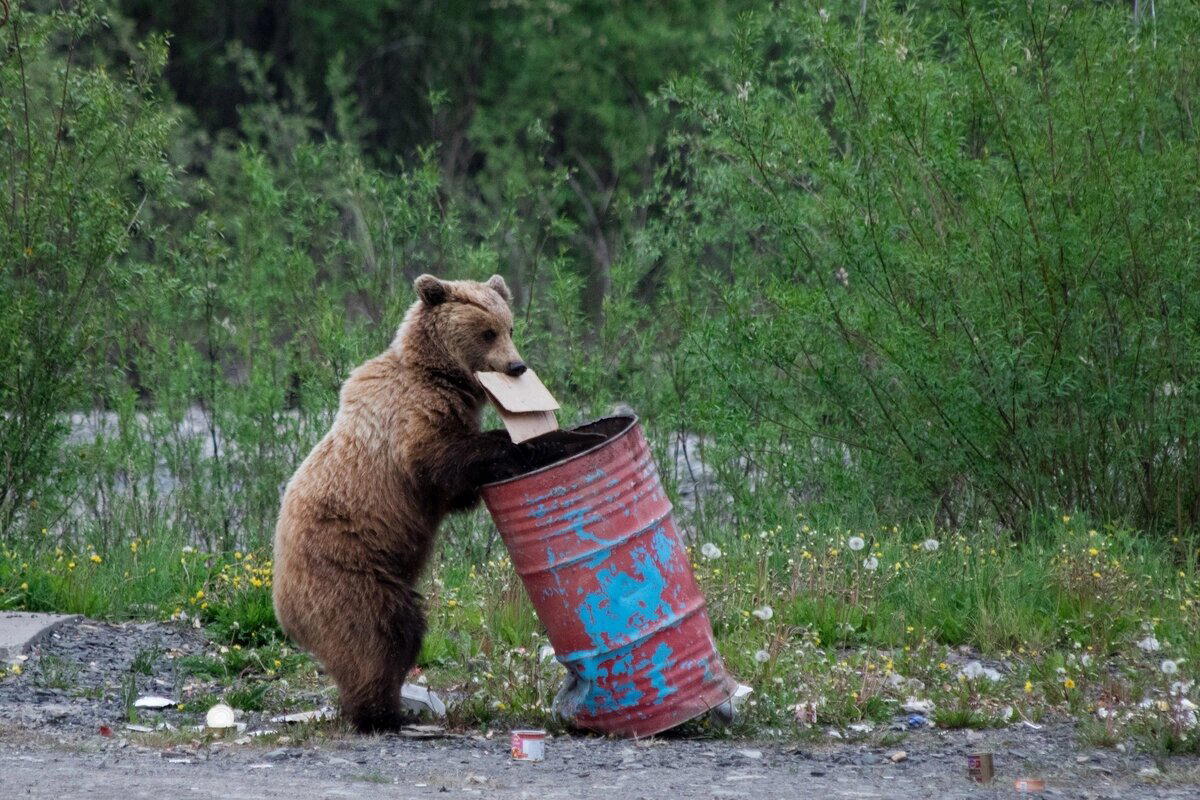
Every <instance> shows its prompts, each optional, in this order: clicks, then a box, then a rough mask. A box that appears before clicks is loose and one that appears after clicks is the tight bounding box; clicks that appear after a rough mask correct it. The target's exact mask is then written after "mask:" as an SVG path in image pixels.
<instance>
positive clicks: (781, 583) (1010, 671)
mask: <svg viewBox="0 0 1200 800" xmlns="http://www.w3.org/2000/svg"><path fill="white" fill-rule="evenodd" d="M468 519H471V520H473V523H472V524H479V525H481V526H482V525H484V524H486V523H485V522H483V520H482V518H481V517H474V518H468ZM480 532H484V531H483V530H482V529H481V531H480ZM859 538H861V539H862V540H863V542H862V548H861V549H859V550H854V549H852V545H857V544H858V543H857V541H855V540H856V539H859ZM930 540H936V541H937V546H936V548H935V547H933V545H932V544H926V543H927V542H929V541H930ZM710 541H711V542H712V543H714V544H716V545H718V547H719V548H720V550H721V555H720V556H719V557H717V558H711V559H710V558H706V557H704V556H703V555H702V554H701V548H700V545H701V544H704V543H706V542H710ZM1174 544H1175V547H1176V548H1177V549H1176V551H1175V552H1174V553H1170V552H1163V550H1162V549H1161V548H1156V547H1154V546H1152V545H1151V544H1149V543H1148V542H1146V541H1145V540H1144V539H1142V538H1141V537H1139V536H1137V535H1136V534H1134V533H1132V532H1129V531H1125V530H1122V529H1119V528H1097V527H1093V526H1091V525H1089V524H1088V523H1086V522H1085V521H1081V520H1072V519H1069V518H1064V519H1062V520H1055V521H1054V522H1053V523H1052V524H1048V525H1046V526H1045V527H1044V528H1043V529H1042V530H1040V531H1039V532H1038V533H1037V534H1036V535H1032V536H1030V537H1028V538H1027V539H1026V540H1025V541H1017V540H1015V539H1012V538H1008V537H1005V536H1000V535H994V534H984V533H982V532H980V531H969V532H956V533H953V534H946V533H944V532H938V531H935V530H933V529H932V528H929V527H926V526H920V525H918V526H909V527H905V528H898V527H894V526H882V525H874V526H867V527H861V528H855V529H852V530H847V529H844V528H841V527H839V526H838V525H837V524H836V522H832V521H826V520H823V519H815V520H814V519H811V518H801V519H797V520H796V521H795V522H794V524H793V526H792V528H791V529H788V528H786V527H784V526H783V525H779V526H777V527H776V528H772V529H770V530H765V531H743V532H738V533H732V532H722V533H721V534H720V535H716V534H714V535H712V536H711V537H704V538H702V539H701V541H699V542H696V543H695V546H694V551H693V553H692V557H693V563H694V569H695V572H696V575H697V578H698V581H699V583H700V585H701V587H702V589H703V591H704V593H705V595H706V597H707V600H708V605H709V611H710V614H711V617H712V621H713V626H714V630H715V632H716V636H717V642H718V646H719V648H720V650H721V652H722V654H723V656H724V658H725V660H726V663H727V665H728V666H729V668H730V669H731V671H732V672H733V673H734V674H735V675H737V676H739V677H740V678H741V679H742V680H743V681H745V682H747V683H750V684H751V685H753V686H754V687H755V690H756V691H755V694H754V695H753V696H752V700H751V705H749V706H747V710H748V714H747V715H746V717H745V719H744V721H743V723H742V725H741V727H740V728H739V731H741V732H744V733H748V734H754V735H766V734H770V733H775V734H782V735H787V736H800V735H807V733H806V728H805V725H804V723H803V722H802V721H801V720H798V715H797V713H796V709H797V707H798V706H800V705H807V704H813V705H815V706H816V707H817V719H818V725H817V728H818V729H824V728H825V727H826V726H846V725H850V724H852V723H857V722H863V721H865V722H869V723H872V724H876V725H877V724H879V723H884V722H886V721H888V720H890V719H893V718H894V717H895V716H896V715H897V714H899V713H900V709H899V706H900V704H901V703H902V702H903V701H905V700H906V699H908V698H910V697H917V698H923V699H927V700H930V701H931V702H933V703H934V704H935V710H934V711H933V712H932V715H931V716H932V719H933V720H934V721H935V722H936V723H937V724H938V725H940V726H942V727H947V728H981V727H991V726H996V725H1002V724H1005V719H1006V718H1008V719H1009V720H1010V721H1011V720H1015V719H1020V718H1024V719H1029V720H1031V721H1036V720H1038V719H1043V718H1046V717H1054V716H1067V715H1073V716H1075V717H1078V718H1081V719H1084V720H1085V721H1087V725H1086V726H1085V735H1086V736H1089V737H1091V739H1093V740H1094V741H1097V742H1106V741H1107V742H1116V741H1120V740H1121V739H1122V738H1128V737H1129V736H1137V737H1139V738H1140V739H1142V740H1144V741H1145V742H1146V743H1147V746H1148V747H1151V748H1152V749H1154V750H1155V751H1161V752H1181V751H1187V750H1188V748H1190V747H1193V746H1194V744H1193V738H1194V737H1193V734H1192V733H1191V731H1190V729H1189V728H1188V727H1187V726H1181V725H1180V724H1179V719H1178V717H1179V714H1180V713H1181V712H1180V708H1181V706H1180V705H1179V703H1180V702H1181V700H1182V699H1183V698H1184V696H1185V695H1187V692H1189V691H1191V689H1190V688H1188V689H1187V690H1185V691H1184V692H1183V693H1182V694H1181V693H1180V691H1178V687H1175V688H1172V687H1173V685H1174V683H1175V681H1177V680H1186V679H1187V678H1188V676H1190V675H1192V674H1194V665H1195V664H1197V663H1200V621H1198V619H1197V606H1196V603H1197V586H1198V582H1197V575H1196V571H1195V566H1194V550H1192V549H1190V545H1189V544H1188V543H1184V542H1176V543H1174ZM6 555H7V558H6V559H5V560H4V561H3V562H2V563H0V590H2V592H0V598H3V599H4V602H5V605H6V607H10V608H32V609H39V610H58V611H71V612H82V613H88V614H92V615H94V616H100V617H114V618H123V617H131V616H142V614H141V613H139V612H138V611H137V610H138V609H147V608H151V607H153V608H155V609H157V611H156V612H155V613H154V614H151V615H150V616H157V617H158V618H160V619H167V618H171V617H175V618H177V619H188V620H190V619H192V618H198V619H200V620H201V621H202V622H203V624H204V625H205V627H206V630H207V632H208V634H209V636H211V637H212V638H213V641H214V646H213V648H212V649H210V651H209V652H208V653H206V654H204V655H195V656H188V657H185V658H181V659H179V660H178V662H177V663H178V667H179V669H180V671H181V673H182V674H184V675H188V676H194V677H196V678H198V679H202V680H205V681H211V682H214V683H215V685H217V686H218V687H224V688H223V689H219V691H216V692H214V693H213V696H212V697H207V696H206V697H202V698H200V699H199V700H196V699H195V698H192V700H194V701H195V702H196V703H199V704H200V705H203V703H204V702H208V701H209V700H212V701H213V702H215V700H216V699H220V698H223V699H225V701H226V702H229V703H230V704H231V705H234V706H235V707H237V708H242V709H245V710H257V709H262V708H267V707H271V708H277V707H278V708H282V707H284V706H286V705H287V703H288V700H287V698H286V695H285V694H284V693H282V692H273V691H272V687H275V686H280V685H282V683H283V682H281V681H280V680H279V679H280V678H283V677H288V678H289V680H290V679H292V678H294V677H297V676H304V677H305V679H306V680H308V679H312V678H313V677H314V676H315V673H314V672H313V668H314V665H313V662H312V661H311V659H309V658H308V657H307V656H306V655H304V654H302V653H296V652H294V651H293V650H292V649H291V647H290V646H289V645H288V643H287V642H286V641H285V640H284V638H283V637H282V635H281V633H280V632H279V629H278V626H277V625H276V623H275V620H274V617H273V615H272V614H271V611H270V582H271V577H272V565H271V563H270V561H269V554H267V553H265V552H257V553H243V552H236V553H198V552H194V551H193V552H182V550H181V548H179V547H177V546H175V547H172V546H171V545H170V544H168V543H166V542H160V543H155V542H142V543H141V544H139V545H138V546H137V547H129V546H126V547H124V548H120V549H118V550H116V551H115V552H110V553H105V554H102V555H101V557H100V559H99V561H98V562H97V561H95V560H93V559H91V558H90V553H89V552H86V551H74V552H68V551H66V550H64V549H62V548H57V549H56V548H55V547H53V546H45V547H42V548H33V549H27V550H22V551H18V552H13V551H11V550H10V551H8V552H7V553H6ZM866 559H874V561H870V562H868V563H867V564H864V560H866ZM1189 559H1192V560H1189ZM72 562H74V567H71V563H72ZM872 567H873V568H872ZM127 573H128V574H129V575H130V577H129V578H125V575H126V574H127ZM143 579H144V582H143ZM116 584H120V585H121V587H122V588H121V591H119V592H114V593H107V594H106V591H105V590H106V588H108V587H112V586H114V585H116ZM22 586H27V587H28V588H22ZM425 593H426V597H427V601H428V607H429V618H430V626H429V627H430V632H429V635H428V637H427V639H426V641H425V645H424V647H423V649H422V653H421V657H420V659H419V666H420V668H421V669H422V671H423V672H424V673H425V676H426V678H427V679H428V681H429V683H430V685H431V686H433V687H434V688H435V689H438V690H440V691H443V692H446V693H449V692H453V693H454V694H456V695H458V696H460V697H461V698H462V699H461V700H460V701H459V702H458V703H457V704H455V705H454V706H453V707H452V711H451V722H452V723H454V724H459V725H465V726H488V725H497V724H504V723H514V724H515V723H519V724H539V725H546V726H549V727H551V728H552V729H557V728H558V723H556V722H555V721H554V720H553V719H552V717H551V716H550V704H551V701H552V699H553V697H554V694H555V692H556V691H557V689H558V683H559V680H560V677H561V670H560V667H559V666H558V665H557V664H556V663H555V661H554V659H553V658H549V657H547V655H546V654H545V653H544V652H543V648H545V647H546V646H547V645H548V644H549V642H548V639H547V637H546V635H545V632H544V630H543V628H542V626H541V623H540V622H539V621H538V619H537V617H536V616H535V614H534V612H533V609H532V606H531V605H530V603H529V601H528V599H527V598H526V596H525V593H524V588H523V586H522V584H521V582H520V580H519V578H518V577H517V576H516V575H515V573H514V572H513V569H512V566H511V564H510V562H509V560H508V558H507V557H506V556H503V555H500V556H497V557H495V558H492V559H491V560H490V561H487V562H484V563H481V564H470V563H465V560H464V559H463V558H462V557H461V556H458V555H457V551H456V549H455V548H454V546H453V543H452V542H447V543H446V546H445V547H443V550H442V552H441V556H440V562H439V563H438V564H436V565H435V567H434V568H433V570H432V575H431V578H430V580H429V581H428V583H427V585H426V587H425ZM764 607H770V608H771V614H770V615H767V614H765V613H764V612H762V611H761V609H763V608H764ZM756 609H758V610H759V613H758V615H757V616H756V614H755V613H754V612H755V610H756ZM764 616H767V617H769V618H767V619H762V618H761V617H764ZM1150 635H1153V637H1155V639H1156V640H1157V641H1158V643H1159V646H1160V649H1159V650H1157V651H1154V652H1146V651H1144V650H1142V649H1141V648H1139V647H1138V642H1139V641H1142V640H1144V639H1145V638H1146V637H1147V636H1150ZM963 648H965V650H964V649H963ZM158 655H159V654H158V653H155V652H149V651H148V652H145V653H141V654H139V655H138V657H137V658H136V659H135V661H134V664H133V666H132V671H133V672H137V673H145V672H146V671H147V670H148V669H150V667H151V665H152V663H153V661H154V659H155V658H157V656H158ZM975 658H983V659H984V660H991V661H993V662H997V663H998V662H1003V663H1004V664H1007V665H1008V667H1007V668H1005V669H1004V670H1003V671H1002V674H1001V676H1000V680H998V681H992V680H989V679H987V678H976V679H968V678H964V677H963V676H961V675H960V674H959V673H960V670H961V668H962V666H963V665H964V664H965V663H966V662H968V661H970V660H972V659H975ZM1164 659H1171V660H1173V661H1175V660H1179V672H1178V673H1177V674H1175V675H1173V676H1170V679H1168V676H1166V675H1164V674H1162V673H1161V670H1160V666H1161V662H1162V661H1163V660H1164ZM44 669H46V670H47V675H48V677H47V678H46V680H49V681H53V682H56V683H67V682H69V678H68V677H67V676H66V672H65V669H58V667H57V666H55V665H50V666H49V667H44ZM1147 698H1149V700H1150V701H1151V702H1150V703H1149V705H1148V707H1146V708H1142V707H1141V705H1145V704H1144V703H1143V701H1144V700H1147ZM1164 705H1165V710H1164ZM197 707H199V706H197ZM1110 707H1111V708H1114V709H1121V710H1122V712H1124V711H1126V710H1131V711H1132V712H1133V713H1132V715H1131V716H1130V717H1129V718H1128V719H1126V718H1124V717H1122V718H1121V719H1122V721H1121V722H1120V723H1119V724H1114V723H1112V722H1111V721H1110V722H1108V723H1105V725H1103V726H1102V729H1095V728H1096V726H1095V725H1094V724H1092V723H1093V722H1094V721H1095V719H1096V717H1095V715H1096V713H1097V709H1098V708H1105V709H1107V708H1110ZM1184 710H1186V709H1184ZM131 713H132V710H131ZM1093 729H1095V730H1093ZM1087 731H1090V733H1088V732H1087ZM696 732H705V733H716V732H715V731H708V730H707V729H706V728H705V726H704V725H703V724H699V727H698V729H697V731H696Z"/></svg>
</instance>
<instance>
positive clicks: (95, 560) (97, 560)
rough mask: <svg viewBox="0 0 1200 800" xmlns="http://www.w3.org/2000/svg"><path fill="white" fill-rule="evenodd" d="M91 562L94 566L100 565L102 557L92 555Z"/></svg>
mask: <svg viewBox="0 0 1200 800" xmlns="http://www.w3.org/2000/svg"><path fill="white" fill-rule="evenodd" d="M90 560H91V562H92V563H93V564H99V563H100V562H101V560H102V559H101V558H100V556H98V555H96V554H95V553H92V555H91V559H90Z"/></svg>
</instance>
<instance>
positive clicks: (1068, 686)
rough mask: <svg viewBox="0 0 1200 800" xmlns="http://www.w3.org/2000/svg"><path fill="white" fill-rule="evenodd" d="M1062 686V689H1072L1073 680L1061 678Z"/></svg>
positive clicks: (1073, 686) (1073, 685)
mask: <svg viewBox="0 0 1200 800" xmlns="http://www.w3.org/2000/svg"><path fill="white" fill-rule="evenodd" d="M1063 688H1064V689H1074V688H1075V681H1073V680H1071V679H1070V678H1063Z"/></svg>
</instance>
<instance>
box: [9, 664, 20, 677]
mask: <svg viewBox="0 0 1200 800" xmlns="http://www.w3.org/2000/svg"><path fill="white" fill-rule="evenodd" d="M10 669H11V670H12V674H13V675H20V674H21V665H20V664H13V665H12V667H10Z"/></svg>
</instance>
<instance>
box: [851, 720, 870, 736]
mask: <svg viewBox="0 0 1200 800" xmlns="http://www.w3.org/2000/svg"><path fill="white" fill-rule="evenodd" d="M849 729H850V730H852V731H854V732H855V733H870V732H871V731H873V730H875V726H874V725H872V724H871V723H869V722H856V723H854V724H853V725H851V726H849Z"/></svg>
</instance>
